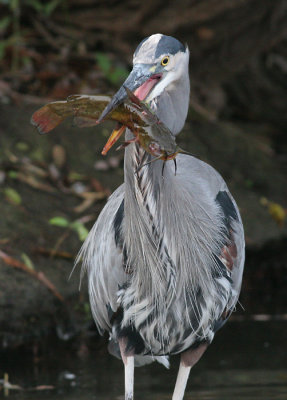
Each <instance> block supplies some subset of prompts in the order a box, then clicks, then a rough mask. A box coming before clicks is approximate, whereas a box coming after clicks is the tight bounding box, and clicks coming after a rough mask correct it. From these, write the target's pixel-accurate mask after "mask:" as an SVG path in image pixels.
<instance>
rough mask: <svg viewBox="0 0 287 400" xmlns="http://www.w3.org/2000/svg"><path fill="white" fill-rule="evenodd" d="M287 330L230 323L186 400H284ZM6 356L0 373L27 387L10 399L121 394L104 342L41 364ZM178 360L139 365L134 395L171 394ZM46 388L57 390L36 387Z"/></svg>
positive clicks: (53, 348)
mask: <svg viewBox="0 0 287 400" xmlns="http://www.w3.org/2000/svg"><path fill="white" fill-rule="evenodd" d="M286 332H287V322H286V321H268V322H247V321H244V322H238V321H230V322H229V324H228V325H227V326H226V327H225V328H223V329H222V331H221V332H219V333H218V334H217V337H216V338H215V340H214V343H213V344H212V345H211V347H210V348H209V349H208V351H207V353H206V354H205V356H204V357H203V358H202V360H201V361H200V362H199V363H198V364H197V365H196V366H195V367H194V369H193V371H192V373H191V376H190V379H189V382H188V387H187V392H186V396H185V399H186V400H188V399H193V400H195V399H201V400H207V399H230V398H233V399H236V400H241V399H244V400H248V399H258V400H259V399H260V400H262V399H263V400H270V399H275V400H279V399H282V400H283V399H287V342H286ZM95 346H96V347H95ZM1 358H2V362H1V365H0V373H1V375H2V376H3V374H4V372H6V373H8V374H9V380H10V383H12V384H17V385H20V386H22V387H23V388H25V390H22V391H20V390H10V391H9V392H7V393H6V398H10V399H13V400H18V399H23V400H28V399H29V400H34V399H35V400H36V399H37V400H56V399H61V400H66V399H67V400H68V399H69V400H71V399H78V400H83V399H95V400H96V399H99V400H104V399H114V400H120V399H123V368H122V364H121V362H120V361H119V360H117V359H115V358H113V357H112V356H110V355H109V354H108V353H107V351H106V343H105V342H104V340H103V339H98V338H95V339H89V340H88V341H86V340H85V341H81V340H80V343H78V342H77V344H76V345H75V343H69V344H67V343H59V342H58V343H56V344H50V345H49V346H47V348H46V350H45V351H43V354H42V355H41V356H40V358H39V360H38V361H37V362H35V357H34V361H33V360H32V357H31V355H29V356H26V357H25V356H22V357H19V354H18V355H17V356H14V355H13V354H11V353H9V354H8V355H6V356H5V355H4V357H1ZM178 361H179V359H178V357H173V358H172V359H171V368H170V369H169V370H166V369H165V368H164V367H162V366H161V365H158V364H155V363H154V364H152V365H149V366H145V367H142V368H138V369H136V372H135V398H136V399H158V400H159V399H170V398H171V393H172V390H173V385H174V382H175V378H176V373H177V366H178ZM41 385H52V386H53V387H54V389H50V390H35V387H36V386H41ZM31 388H34V390H32V389H31ZM3 395H4V398H5V393H4V392H3V391H2V392H0V398H2V396H3Z"/></svg>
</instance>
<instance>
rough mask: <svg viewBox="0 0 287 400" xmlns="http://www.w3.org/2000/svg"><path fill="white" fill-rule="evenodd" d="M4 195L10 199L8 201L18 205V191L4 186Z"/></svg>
mask: <svg viewBox="0 0 287 400" xmlns="http://www.w3.org/2000/svg"><path fill="white" fill-rule="evenodd" d="M4 193H5V196H6V197H7V199H8V200H9V201H10V203H12V204H15V205H17V206H18V205H20V204H21V203H22V198H21V196H20V194H19V193H18V192H16V190H15V189H12V188H5V189H4Z"/></svg>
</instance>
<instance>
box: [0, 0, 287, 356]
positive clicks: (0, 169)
mask: <svg viewBox="0 0 287 400" xmlns="http://www.w3.org/2000/svg"><path fill="white" fill-rule="evenodd" d="M157 32H161V33H164V34H167V35H172V36H175V37H176V38H178V39H179V40H181V41H183V42H186V43H187V44H188V46H189V49H190V53H191V60H190V74H191V88H192V90H191V101H190V111H189V117H188V121H187V123H186V127H185V129H184V130H183V132H182V134H181V135H180V137H179V144H180V145H181V146H182V147H184V148H185V149H186V150H189V151H191V152H192V153H193V154H196V155H198V156H199V157H200V158H201V159H203V160H204V161H206V162H208V163H210V164H211V165H213V166H214V167H215V168H216V169H217V170H218V171H219V172H220V173H221V174H222V176H223V177H224V179H225V180H226V181H227V183H228V185H229V187H230V189H231V192H232V194H233V195H234V197H235V199H236V201H237V203H238V205H239V207H240V211H241V214H242V218H243V222H244V226H245V232H246V243H247V260H246V270H245V275H244V282H243V288H242V296H241V304H242V305H243V308H244V311H243V310H242V309H241V307H238V312H237V313H235V314H234V315H233V316H232V318H233V319H238V320H241V319H244V320H246V319H247V320H248V319H251V320H253V319H260V318H261V319H262V318H263V319H264V318H265V319H266V320H272V319H280V320H284V319H286V313H287V300H286V289H287V267H286V258H287V249H286V244H287V239H286V222H285V220H286V208H287V179H286V172H287V168H286V167H287V155H286V148H287V139H286V132H285V131H286V126H287V112H286V111H287V3H286V1H284V0H277V1H273V0H236V1H235V0H226V1H225V0H198V1H197V0H193V1H184V0H182V1H180V0H178V1H177V2H174V1H168V0H165V1H161V0H153V1H150V0H147V1H145V2H142V1H137V0H130V1H104V0H102V1H100V0H98V1H92V0H81V1H80V0H70V1H64V0H50V1H45V2H42V1H40V0H23V1H20V0H13V1H5V0H0V206H1V208H0V209H1V221H0V350H1V349H2V350H3V349H6V350H5V351H7V350H11V349H14V350H15V349H20V348H23V347H24V348H25V349H27V348H28V349H32V350H33V349H34V350H33V351H36V352H37V351H39V350H37V349H39V346H40V347H41V346H44V344H43V343H45V341H46V339H47V338H48V337H49V340H50V338H51V337H57V338H60V340H62V339H73V338H75V337H79V335H80V336H81V337H82V335H84V336H85V335H87V334H88V333H89V332H90V330H91V329H93V328H92V327H93V322H92V320H91V315H90V311H89V305H88V300H87V296H86V288H85V285H84V286H83V289H82V291H81V292H78V282H79V270H78V269H76V271H75V273H74V275H73V276H72V278H71V280H70V281H69V282H68V276H69V274H70V271H71V269H72V267H73V261H74V257H75V256H76V254H77V251H78V250H79V248H80V246H81V243H82V240H83V239H84V237H85V236H86V234H87V230H89V229H90V228H91V226H92V224H93V221H94V220H95V219H96V217H97V215H98V213H99V212H100V210H101V208H102V207H103V206H104V204H105V200H106V198H107V196H108V195H109V193H111V191H112V190H114V189H115V188H116V187H117V186H118V185H119V184H120V183H121V182H122V181H123V154H122V153H116V152H115V151H114V150H112V151H110V153H109V154H108V156H107V157H106V158H103V157H102V156H101V155H100V151H101V149H102V147H103V144H104V143H105V140H106V138H107V136H108V135H109V133H110V131H111V129H112V126H109V125H108V124H107V125H103V127H99V128H97V129H94V128H87V129H82V130H80V129H78V128H75V127H73V126H72V122H71V121H68V122H67V123H65V124H64V125H63V126H61V127H59V128H57V129H56V130H55V131H54V132H52V133H50V134H49V135H47V136H39V135H38V133H37V132H36V130H35V129H34V128H33V127H32V126H31V125H30V122H29V121H30V118H31V115H32V113H33V112H34V111H35V110H37V109H38V108H40V107H41V106H42V105H43V104H45V103H47V102H49V101H52V100H56V99H65V98H66V97H67V96H68V95H70V94H74V93H84V94H99V93H101V94H112V93H114V92H115V91H116V90H117V88H118V87H119V86H120V84H121V83H122V82H123V80H124V78H125V77H126V76H127V74H128V72H129V70H130V68H131V60H132V53H133V51H134V49H135V48H136V46H137V44H138V42H139V41H141V40H142V39H143V38H144V37H146V36H148V35H150V34H152V33H157ZM35 349H36V350H35ZM32 350H31V351H32Z"/></svg>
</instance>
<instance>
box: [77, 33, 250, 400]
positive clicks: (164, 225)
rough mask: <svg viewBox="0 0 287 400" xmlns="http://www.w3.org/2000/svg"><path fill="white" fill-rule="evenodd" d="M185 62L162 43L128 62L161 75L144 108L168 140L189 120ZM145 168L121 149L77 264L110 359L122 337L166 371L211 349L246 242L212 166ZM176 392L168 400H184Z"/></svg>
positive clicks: (131, 150) (182, 52) (235, 287)
mask: <svg viewBox="0 0 287 400" xmlns="http://www.w3.org/2000/svg"><path fill="white" fill-rule="evenodd" d="M165 55H168V56H169V57H170V62H169V63H170V65H171V67H170V69H168V70H167V68H166V69H165V71H163V68H161V69H160V67H159V65H158V64H159V62H160V60H161V59H162V57H163V56H165ZM188 59H189V52H188V49H187V47H185V46H183V45H182V44H181V43H180V42H178V41H177V40H176V39H174V38H170V39H169V37H167V36H163V35H161V34H156V35H152V36H151V37H149V38H147V39H146V40H145V41H143V42H142V43H141V44H140V46H139V47H138V48H137V50H136V52H135V55H134V64H135V66H136V67H135V68H139V67H138V65H139V64H140V65H141V64H143V65H145V66H146V64H149V65H150V66H153V65H154V66H155V68H153V73H159V72H158V71H163V72H162V77H161V79H160V80H159V82H158V83H157V84H156V85H155V86H154V87H153V88H152V90H151V91H150V92H149V93H148V94H147V96H146V98H145V101H146V102H147V103H148V104H149V105H150V106H151V108H152V109H153V110H154V112H156V114H157V116H158V117H159V119H160V120H161V121H162V122H163V123H164V124H165V125H166V126H167V127H168V128H169V129H170V130H171V132H172V133H173V134H174V135H176V134H178V133H179V131H180V130H181V129H182V127H183V125H184V122H185V119H186V115H187V111H188V102H189V77H188ZM145 68H146V67H145ZM145 71H146V70H145ZM145 73H146V72H145ZM128 79H130V80H131V78H128ZM129 82H130V81H129ZM141 84H142V83H141ZM132 89H134V88H132ZM119 92H120V91H119ZM119 92H118V93H119ZM119 99H120V96H118V98H117V101H119ZM130 136H131V133H130V132H127V133H126V137H127V138H130ZM150 159H151V156H150V155H148V154H147V153H145V151H144V150H143V149H142V148H140V147H139V145H138V144H136V143H132V144H131V145H129V146H128V147H127V148H126V150H125V163H124V176H125V179H124V183H123V184H122V185H121V186H120V187H119V188H118V189H117V190H116V191H115V192H114V193H113V194H112V195H111V197H110V198H109V200H108V202H107V204H106V206H105V207H104V209H103V210H102V212H101V214H100V216H99V218H98V220H97V222H96V223H95V225H94V227H93V228H92V230H91V232H90V234H89V236H88V238H87V239H86V241H85V243H84V245H83V247H82V249H81V252H80V254H79V260H80V259H82V260H83V270H82V272H83V273H87V274H88V285H89V295H90V302H91V309H92V312H93V316H94V319H95V322H96V324H97V326H98V328H99V331H100V332H101V333H102V332H103V331H104V330H108V331H109V332H110V335H111V340H112V342H111V346H110V347H111V349H113V350H112V352H113V353H114V354H116V353H118V354H120V351H119V348H118V342H120V339H123V338H124V339H125V343H126V349H125V351H126V354H127V355H131V354H132V355H133V356H135V359H137V357H138V360H139V363H140V364H143V363H145V361H146V362H150V361H151V360H153V358H155V359H157V361H159V362H162V363H164V364H165V365H167V359H166V357H167V356H168V355H170V354H176V353H182V352H184V351H188V349H193V348H195V349H196V348H197V347H198V346H199V345H201V344H202V343H204V344H209V343H210V342H211V341H212V339H213V337H214V333H215V332H216V330H217V329H219V328H220V327H221V326H222V325H223V324H224V323H225V321H226V320H227V318H228V316H229V315H230V313H231V312H232V311H233V310H234V308H235V305H236V303H237V300H238V296H239V292H240V287H241V280H242V272H243V264H244V234H243V226H242V222H241V218H240V214H239V211H238V208H237V206H236V203H235V201H234V199H233V198H232V196H231V194H230V193H229V191H228V188H227V186H226V184H225V182H224V180H223V179H222V177H221V176H220V175H219V174H218V173H217V172H216V171H215V170H214V169H213V168H212V167H211V166H209V165H208V164H206V163H204V162H202V161H200V160H198V159H196V158H195V157H192V156H188V155H182V154H179V155H178V156H177V158H176V161H177V172H176V174H175V168H174V163H173V161H167V162H166V165H165V168H164V170H163V172H162V163H163V161H161V160H158V161H155V162H152V163H150V164H147V165H144V166H143V167H142V168H139V166H141V165H143V164H145V163H146V162H148V161H150ZM122 356H123V354H122ZM123 359H124V358H123ZM178 380H179V381H180V380H181V378H178ZM179 384H180V383H179ZM177 385H178V384H177ZM184 386H185V384H184ZM183 391H184V388H183ZM175 392H176V394H174V397H173V398H174V399H179V398H182V396H183V394H180V395H178V394H177V393H178V390H175ZM128 396H129V395H127V394H126V398H132V397H128Z"/></svg>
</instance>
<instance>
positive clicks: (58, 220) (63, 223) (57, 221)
mask: <svg viewBox="0 0 287 400" xmlns="http://www.w3.org/2000/svg"><path fill="white" fill-rule="evenodd" d="M49 224H50V225H55V226H60V227H61V228H67V227H68V226H69V225H70V222H69V221H68V220H67V219H66V218H64V217H54V218H51V219H50V220H49Z"/></svg>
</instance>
